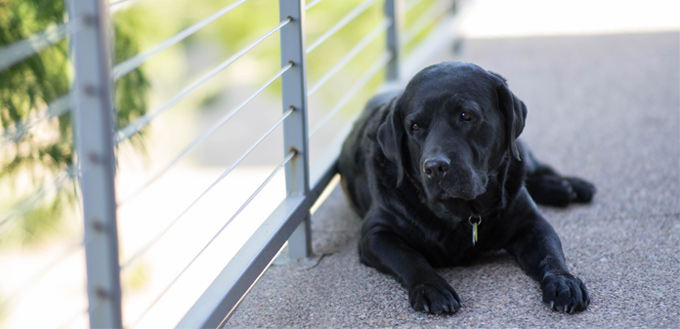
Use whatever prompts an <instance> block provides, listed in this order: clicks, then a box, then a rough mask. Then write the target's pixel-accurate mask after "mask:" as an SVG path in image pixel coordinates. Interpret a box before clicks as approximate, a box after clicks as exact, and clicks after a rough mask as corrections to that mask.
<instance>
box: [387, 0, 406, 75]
mask: <svg viewBox="0 0 680 329" xmlns="http://www.w3.org/2000/svg"><path fill="white" fill-rule="evenodd" d="M402 8H403V0H385V16H387V18H389V19H390V20H392V24H391V25H390V27H389V29H387V49H388V50H389V51H390V52H392V59H391V60H390V61H389V62H388V63H387V72H386V76H385V78H386V79H387V81H388V82H392V81H398V80H399V78H400V70H399V62H400V57H401V42H400V41H399V40H400V38H401V30H402V27H403V25H402V18H403V12H402Z"/></svg>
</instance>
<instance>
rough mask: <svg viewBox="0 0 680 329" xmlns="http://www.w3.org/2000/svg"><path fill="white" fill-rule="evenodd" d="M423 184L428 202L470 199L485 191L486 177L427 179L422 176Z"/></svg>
mask: <svg viewBox="0 0 680 329" xmlns="http://www.w3.org/2000/svg"><path fill="white" fill-rule="evenodd" d="M422 179H423V182H424V183H425V184H423V185H424V188H425V195H426V197H427V200H428V202H429V203H431V204H433V203H437V202H446V201H451V200H464V201H472V200H475V199H477V198H478V197H479V196H480V195H482V194H484V192H486V184H487V182H488V179H486V177H484V176H481V177H480V176H479V175H471V176H466V177H461V176H458V177H451V178H449V179H438V180H431V179H430V180H428V179H427V177H422Z"/></svg>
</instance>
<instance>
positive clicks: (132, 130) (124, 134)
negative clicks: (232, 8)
mask: <svg viewBox="0 0 680 329" xmlns="http://www.w3.org/2000/svg"><path fill="white" fill-rule="evenodd" d="M290 22H291V19H290V18H289V19H286V20H284V21H283V22H281V23H280V24H279V25H277V26H276V27H274V28H273V29H271V30H269V32H267V33H265V34H264V35H263V36H261V37H260V38H258V39H257V40H255V41H254V42H252V43H251V44H249V45H248V46H246V47H245V48H243V49H241V50H240V51H239V52H238V53H236V54H234V55H232V56H231V57H229V58H228V59H227V60H225V61H224V62H222V63H221V64H220V65H218V66H217V67H216V68H214V69H213V70H212V71H210V72H208V73H207V74H205V75H203V76H202V77H201V78H200V79H198V80H196V81H194V82H193V83H192V84H191V85H189V86H188V87H186V88H184V89H183V90H182V91H180V92H179V93H177V94H176V95H175V96H173V97H172V98H170V99H169V100H167V101H166V102H165V103H163V104H162V105H160V106H159V107H157V108H155V109H153V110H151V111H149V112H148V113H146V114H145V115H143V116H142V117H140V118H139V119H137V120H135V122H132V123H130V124H129V125H128V126H127V127H125V128H123V129H121V130H119V131H118V133H117V134H116V137H115V143H116V144H118V143H120V142H122V141H125V140H127V139H128V138H130V137H132V136H134V135H135V134H137V133H139V132H140V131H141V130H142V129H144V127H146V126H148V125H149V124H150V123H151V121H152V120H153V119H154V118H156V117H157V116H158V115H160V114H161V113H163V112H165V111H167V110H168V109H170V108H171V107H172V106H174V105H175V104H177V103H179V101H181V100H182V99H184V98H185V97H186V96H188V95H189V94H190V93H191V92H193V91H194V90H196V89H197V88H198V87H200V86H201V85H203V84H204V83H205V82H207V81H208V80H210V79H211V78H213V77H214V76H215V75H217V73H219V72H221V71H222V70H224V69H226V68H227V67H228V66H229V65H231V64H233V63H234V62H236V60H238V59H239V58H241V57H242V56H243V55H245V54H246V53H247V52H249V51H250V50H252V49H253V48H255V46H257V45H259V44H260V43H262V42H263V41H264V40H265V39H267V38H268V37H270V36H271V35H272V34H274V33H276V32H278V31H279V30H281V28H283V27H284V26H286V25H287V24H288V23H290Z"/></svg>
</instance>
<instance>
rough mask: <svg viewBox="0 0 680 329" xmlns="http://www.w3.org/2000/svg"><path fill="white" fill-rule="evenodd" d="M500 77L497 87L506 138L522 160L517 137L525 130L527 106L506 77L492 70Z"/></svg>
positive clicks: (511, 148)
mask: <svg viewBox="0 0 680 329" xmlns="http://www.w3.org/2000/svg"><path fill="white" fill-rule="evenodd" d="M491 74H493V75H495V76H496V77H498V78H499V79H500V83H499V85H498V87H497V88H496V93H497V95H498V107H499V110H500V111H501V113H502V114H503V117H504V118H505V138H506V140H507V143H508V144H509V145H508V148H509V149H510V152H511V153H512V155H513V156H514V157H515V158H516V159H517V160H521V158H520V155H519V149H518V148H517V137H519V135H520V134H521V133H522V130H524V122H525V120H526V117H527V107H526V106H525V105H524V102H522V101H521V100H520V99H519V98H517V97H516V96H515V95H514V94H513V93H512V92H511V91H510V89H509V88H508V85H507V83H506V82H505V78H503V77H502V76H500V75H498V74H496V73H493V72H491Z"/></svg>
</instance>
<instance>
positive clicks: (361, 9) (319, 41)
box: [307, 0, 377, 54]
mask: <svg viewBox="0 0 680 329" xmlns="http://www.w3.org/2000/svg"><path fill="white" fill-rule="evenodd" d="M376 1H377V0H367V1H364V2H363V3H361V4H360V5H359V6H357V7H356V8H354V9H353V10H352V11H351V12H350V13H349V14H347V15H346V16H345V17H343V18H342V19H341V20H340V21H339V22H337V23H336V24H335V25H333V27H331V28H330V29H329V30H328V31H326V33H324V34H323V35H322V36H320V37H319V38H318V39H316V41H314V43H312V45H311V46H309V48H307V54H309V53H311V52H312V51H314V49H316V48H317V47H319V46H320V45H321V44H322V43H324V41H326V40H328V39H329V38H330V37H332V36H333V35H334V34H335V33H337V32H338V31H339V30H340V29H342V28H343V27H345V25H347V24H349V22H351V21H352V20H354V19H355V18H357V16H359V15H361V14H362V13H363V12H364V11H366V9H368V8H369V7H371V6H372V5H373V4H374V3H375V2H376Z"/></svg>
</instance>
